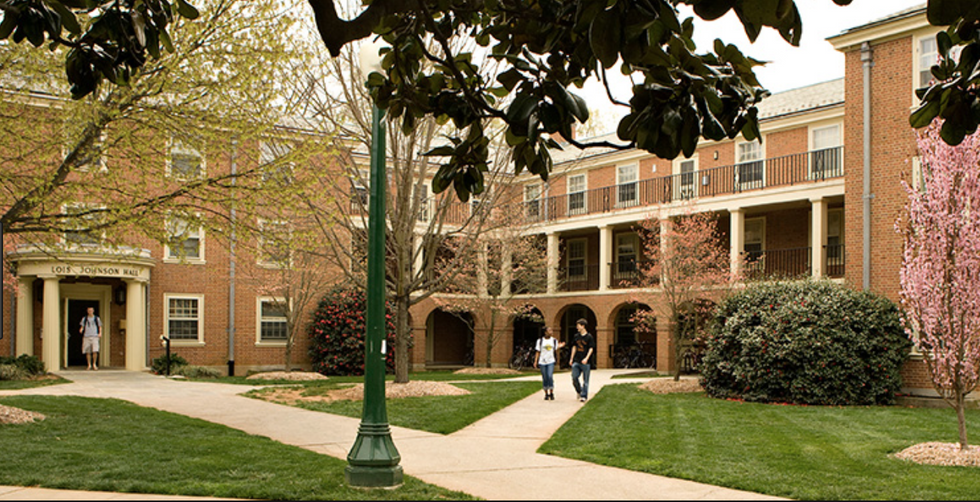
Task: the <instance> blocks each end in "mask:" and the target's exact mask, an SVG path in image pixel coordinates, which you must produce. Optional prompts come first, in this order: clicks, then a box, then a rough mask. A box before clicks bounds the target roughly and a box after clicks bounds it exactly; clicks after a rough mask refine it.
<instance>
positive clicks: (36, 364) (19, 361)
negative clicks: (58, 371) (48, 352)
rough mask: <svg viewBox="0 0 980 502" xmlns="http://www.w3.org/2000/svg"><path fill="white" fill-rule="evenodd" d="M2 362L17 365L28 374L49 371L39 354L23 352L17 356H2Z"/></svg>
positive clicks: (0, 359)
mask: <svg viewBox="0 0 980 502" xmlns="http://www.w3.org/2000/svg"><path fill="white" fill-rule="evenodd" d="M0 364H6V365H12V366H16V367H17V368H18V369H19V370H21V372H23V373H24V375H25V377H27V376H38V375H43V374H45V373H47V371H45V369H44V363H43V362H41V360H40V359H38V357H37V356H29V355H27V354H21V355H19V356H17V357H13V356H11V357H0Z"/></svg>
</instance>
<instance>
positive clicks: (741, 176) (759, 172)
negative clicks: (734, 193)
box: [735, 141, 766, 190]
mask: <svg viewBox="0 0 980 502" xmlns="http://www.w3.org/2000/svg"><path fill="white" fill-rule="evenodd" d="M736 155H737V158H738V161H737V164H736V166H735V175H736V176H737V177H738V183H737V186H738V189H739V190H749V189H753V188H762V187H763V186H765V176H766V173H765V165H766V162H765V160H763V153H762V143H759V142H758V141H751V142H749V141H743V142H740V143H737V144H736Z"/></svg>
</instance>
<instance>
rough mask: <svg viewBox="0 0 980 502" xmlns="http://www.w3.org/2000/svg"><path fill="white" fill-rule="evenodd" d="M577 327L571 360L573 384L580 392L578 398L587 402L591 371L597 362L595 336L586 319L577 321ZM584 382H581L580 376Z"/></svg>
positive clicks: (577, 391) (576, 390)
mask: <svg viewBox="0 0 980 502" xmlns="http://www.w3.org/2000/svg"><path fill="white" fill-rule="evenodd" d="M575 329H576V330H578V334H577V335H575V340H573V341H572V356H571V358H570V360H569V362H570V363H571V365H572V385H573V386H575V392H576V393H577V394H578V396H579V398H578V400H579V401H581V402H583V403H584V402H585V401H586V400H588V399H589V373H590V372H591V371H592V366H591V365H592V363H594V362H595V338H593V337H592V335H590V334H589V332H588V330H587V329H586V321H585V319H579V320H577V321H575ZM580 375H581V377H582V383H579V376H580Z"/></svg>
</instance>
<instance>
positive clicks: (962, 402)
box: [956, 392, 969, 451]
mask: <svg viewBox="0 0 980 502" xmlns="http://www.w3.org/2000/svg"><path fill="white" fill-rule="evenodd" d="M965 408H966V394H964V393H963V392H957V393H956V419H957V420H958V421H959V425H960V450H961V451H966V449H967V447H969V443H968V442H967V439H966V413H965V412H964V409H965Z"/></svg>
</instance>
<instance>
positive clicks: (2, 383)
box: [0, 375, 70, 390]
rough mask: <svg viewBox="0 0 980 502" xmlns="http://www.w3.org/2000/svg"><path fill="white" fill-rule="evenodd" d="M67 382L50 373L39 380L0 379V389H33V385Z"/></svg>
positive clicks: (40, 385) (67, 381)
mask: <svg viewBox="0 0 980 502" xmlns="http://www.w3.org/2000/svg"><path fill="white" fill-rule="evenodd" d="M69 382H70V381H69V380H65V379H64V378H61V377H59V376H55V375H50V376H49V377H48V378H44V379H41V380H0V390H17V389H33V388H35V387H46V386H48V385H58V384H61V383H69Z"/></svg>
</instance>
